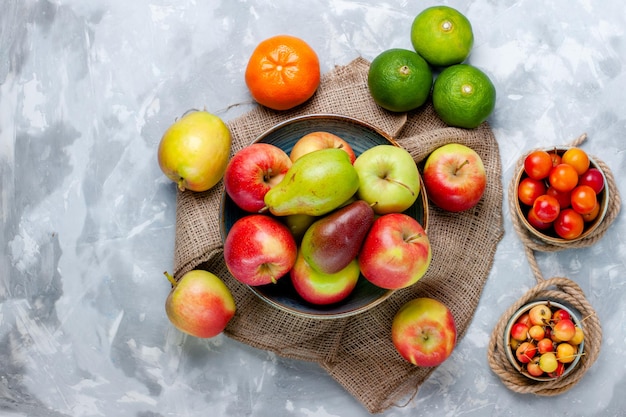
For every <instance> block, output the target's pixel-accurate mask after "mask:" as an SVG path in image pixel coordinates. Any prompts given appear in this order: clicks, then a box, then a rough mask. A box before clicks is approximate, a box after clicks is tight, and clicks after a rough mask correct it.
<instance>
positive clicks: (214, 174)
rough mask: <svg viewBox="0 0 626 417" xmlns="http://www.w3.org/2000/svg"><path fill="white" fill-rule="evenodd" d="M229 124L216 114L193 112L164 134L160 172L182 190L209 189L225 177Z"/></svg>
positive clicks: (159, 159) (228, 147) (229, 145)
mask: <svg viewBox="0 0 626 417" xmlns="http://www.w3.org/2000/svg"><path fill="white" fill-rule="evenodd" d="M230 148H231V135H230V130H229V129H228V126H226V124H225V123H224V122H223V121H222V119H220V118H219V117H218V116H215V115H214V114H211V113H208V112H206V111H193V112H191V113H187V114H185V115H184V116H183V117H181V118H180V119H178V120H177V121H176V122H174V123H173V124H172V125H171V126H170V127H169V128H168V129H167V130H166V131H165V133H164V134H163V137H162V138H161V141H160V143H159V149H158V152H157V158H158V162H159V167H160V168H161V171H163V173H164V174H165V175H166V176H167V177H168V178H169V179H171V180H172V181H174V182H175V183H176V184H177V185H178V188H179V189H180V190H181V191H184V190H191V191H198V192H201V191H206V190H209V189H211V188H212V187H213V186H214V185H215V184H217V183H218V182H219V181H220V180H221V179H222V177H223V175H224V171H225V169H226V165H227V164H228V158H229V156H230Z"/></svg>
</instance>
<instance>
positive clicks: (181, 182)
mask: <svg viewBox="0 0 626 417" xmlns="http://www.w3.org/2000/svg"><path fill="white" fill-rule="evenodd" d="M177 185H178V189H179V190H180V191H185V179H184V178H179V179H178V182H177Z"/></svg>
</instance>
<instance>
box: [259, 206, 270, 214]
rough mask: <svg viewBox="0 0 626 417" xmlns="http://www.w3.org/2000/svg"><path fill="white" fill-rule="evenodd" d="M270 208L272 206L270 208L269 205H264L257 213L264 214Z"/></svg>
mask: <svg viewBox="0 0 626 417" xmlns="http://www.w3.org/2000/svg"><path fill="white" fill-rule="evenodd" d="M269 209H270V208H269V206H264V207H263V208H261V210H259V211H258V212H257V213H259V214H263V213H265V212H267V211H268V210H269Z"/></svg>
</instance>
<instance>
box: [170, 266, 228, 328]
mask: <svg viewBox="0 0 626 417" xmlns="http://www.w3.org/2000/svg"><path fill="white" fill-rule="evenodd" d="M165 276H167V278H168V279H169V281H170V282H171V284H172V290H171V291H170V293H169V295H168V296H167V299H166V301H165V312H166V313H167V317H168V318H169V319H170V321H171V322H172V324H173V325H174V326H175V327H176V328H177V329H179V330H181V331H183V332H185V333H187V334H190V335H192V336H196V337H203V338H204V337H213V336H217V335H218V334H220V333H221V332H222V331H223V330H224V328H226V325H227V324H228V322H229V321H230V319H231V318H232V317H233V316H234V315H235V300H234V299H233V296H232V294H231V292H230V290H229V289H228V287H227V286H226V284H224V282H223V281H222V280H221V279H220V278H218V277H217V276H216V275H214V274H212V273H210V272H208V271H204V270H193V271H189V272H187V273H186V274H185V275H183V276H182V278H181V279H180V280H178V282H177V281H176V280H175V279H174V278H173V277H172V276H171V275H170V274H168V273H167V272H166V273H165Z"/></svg>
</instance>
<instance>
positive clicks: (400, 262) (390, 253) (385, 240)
mask: <svg viewBox="0 0 626 417" xmlns="http://www.w3.org/2000/svg"><path fill="white" fill-rule="evenodd" d="M431 259H432V249H431V246H430V241H429V240H428V236H427V235H426V232H425V231H424V229H423V228H422V225H420V224H419V222H418V221H417V220H415V219H414V218H412V217H410V216H408V215H406V214H403V213H389V214H385V215H382V216H380V217H379V218H377V219H376V220H375V221H374V223H373V224H372V227H371V228H370V230H369V232H368V234H367V236H366V237H365V241H364V242H363V246H362V247H361V252H360V253H359V256H358V260H359V267H360V269H361V273H362V274H363V276H364V277H365V278H366V279H367V280H368V281H370V282H371V283H372V284H374V285H376V286H378V287H381V288H386V289H399V288H406V287H408V286H410V285H413V284H415V283H416V282H417V281H418V280H419V279H420V278H422V277H423V276H424V274H425V273H426V271H427V270H428V267H429V265H430V261H431Z"/></svg>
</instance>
